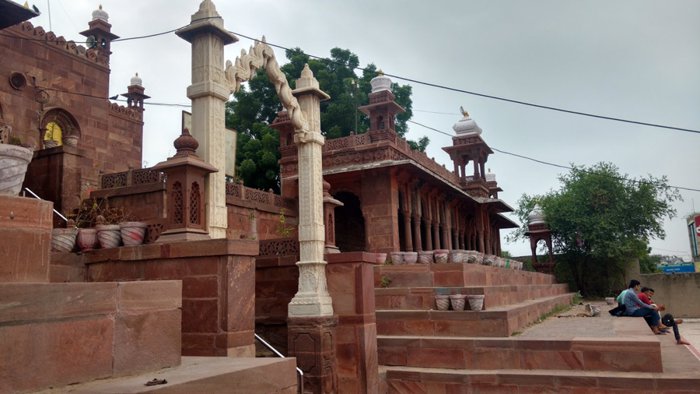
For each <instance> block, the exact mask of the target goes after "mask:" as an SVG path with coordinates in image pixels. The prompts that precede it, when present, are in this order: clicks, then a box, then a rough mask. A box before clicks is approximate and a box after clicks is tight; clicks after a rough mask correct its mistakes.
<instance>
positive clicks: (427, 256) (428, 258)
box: [418, 250, 433, 264]
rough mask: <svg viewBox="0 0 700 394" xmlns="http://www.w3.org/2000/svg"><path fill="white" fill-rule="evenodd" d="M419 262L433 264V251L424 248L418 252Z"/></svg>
mask: <svg viewBox="0 0 700 394" xmlns="http://www.w3.org/2000/svg"><path fill="white" fill-rule="evenodd" d="M418 263H419V264H432V263H433V251H432V250H424V251H420V252H418Z"/></svg>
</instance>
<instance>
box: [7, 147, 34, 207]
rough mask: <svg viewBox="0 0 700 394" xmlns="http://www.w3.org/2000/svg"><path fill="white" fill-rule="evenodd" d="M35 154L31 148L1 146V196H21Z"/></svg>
mask: <svg viewBox="0 0 700 394" xmlns="http://www.w3.org/2000/svg"><path fill="white" fill-rule="evenodd" d="M33 154H34V152H32V150H31V149H29V148H24V147H21V146H17V145H9V144H0V194H3V195H10V196H16V195H18V194H19V192H20V191H21V190H22V182H24V176H25V175H26V174H27V166H28V165H29V162H30V161H31V160H32V155H33Z"/></svg>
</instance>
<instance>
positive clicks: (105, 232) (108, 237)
mask: <svg viewBox="0 0 700 394" xmlns="http://www.w3.org/2000/svg"><path fill="white" fill-rule="evenodd" d="M95 230H97V240H98V241H99V242H100V247H101V248H102V249H109V248H116V247H119V244H120V243H121V240H122V235H121V231H120V228H119V225H118V224H101V225H97V226H95Z"/></svg>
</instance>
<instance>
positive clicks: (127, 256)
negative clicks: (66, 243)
mask: <svg viewBox="0 0 700 394" xmlns="http://www.w3.org/2000/svg"><path fill="white" fill-rule="evenodd" d="M229 255H236V256H257V255H258V241H253V240H230V239H208V240H202V241H189V242H175V243H162V244H160V243H157V244H147V245H140V246H131V247H126V246H124V247H120V248H112V249H95V250H92V251H89V252H86V253H85V254H84V255H83V256H84V260H83V261H84V262H85V264H95V263H103V262H114V261H130V262H134V261H143V260H155V259H169V258H180V257H181V258H187V257H209V256H229Z"/></svg>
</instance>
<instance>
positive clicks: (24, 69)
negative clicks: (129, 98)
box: [0, 24, 143, 210]
mask: <svg viewBox="0 0 700 394" xmlns="http://www.w3.org/2000/svg"><path fill="white" fill-rule="evenodd" d="M21 26H25V27H26V28H25V29H24V31H23V30H22V27H21ZM29 26H31V25H28V24H23V25H18V26H14V27H11V28H7V29H4V30H3V34H2V35H0V53H2V58H3V60H2V62H0V76H1V77H2V78H0V105H1V106H2V110H3V111H2V112H3V115H4V121H5V122H6V123H8V124H10V125H11V126H12V129H13V132H14V133H15V134H17V135H18V136H20V137H21V138H22V140H23V141H25V142H28V143H32V144H33V145H35V146H37V147H38V148H37V149H40V148H41V140H42V139H43V136H42V135H41V133H40V132H39V130H38V128H39V124H38V121H37V111H40V110H41V109H42V107H41V105H40V104H39V103H38V102H37V101H36V100H35V98H36V92H35V89H34V88H33V87H32V85H33V83H34V82H33V81H34V80H35V81H36V85H37V86H38V87H40V88H43V89H44V90H45V91H46V92H47V93H48V102H47V103H46V104H45V105H44V108H43V109H44V110H48V109H51V108H61V109H63V110H65V111H67V112H69V113H70V114H71V115H73V117H74V118H75V119H76V121H77V123H78V125H79V128H80V139H79V142H78V147H79V148H81V149H82V151H81V152H80V155H79V156H78V160H77V161H76V162H75V163H69V162H66V161H64V163H63V164H64V166H68V167H69V168H71V170H64V171H63V173H62V177H63V182H62V184H63V189H65V190H57V185H56V184H55V183H54V184H51V183H49V185H48V186H47V188H46V190H44V189H43V187H40V186H36V185H35V188H37V189H38V190H35V191H36V192H38V193H41V195H42V197H44V196H46V197H44V198H46V199H50V200H52V201H56V200H61V201H62V202H63V204H62V205H61V204H59V207H60V208H62V210H66V209H72V208H74V207H75V206H73V204H74V202H73V199H74V198H75V197H74V195H75V194H76V192H78V193H79V192H80V191H83V192H85V191H86V190H89V189H95V188H96V185H97V181H98V176H99V172H100V171H104V172H114V171H122V170H126V169H128V168H129V167H134V168H140V167H141V154H142V146H141V144H142V133H143V122H142V116H141V114H140V113H138V112H136V111H133V110H128V109H126V108H124V107H119V106H117V105H116V104H115V105H114V106H113V105H111V104H110V103H109V101H108V100H107V96H108V95H109V67H108V66H107V65H105V64H101V63H99V62H97V61H96V60H94V59H91V58H90V57H89V56H86V54H85V53H82V54H81V53H79V51H78V50H77V49H68V50H67V49H66V48H67V47H70V44H67V43H65V42H62V43H61V42H60V41H59V40H57V39H56V38H55V36H53V33H46V34H42V33H43V29H41V28H39V27H37V28H35V29H31V28H29ZM20 37H21V38H20ZM12 72H20V73H24V74H25V75H26V76H27V79H28V85H27V86H25V87H24V88H23V89H22V90H15V89H13V88H12V87H11V86H10V85H9V82H8V78H9V76H10V74H11V73H12ZM124 82H125V83H124V84H125V85H126V84H127V83H128V81H124ZM124 89H125V90H126V87H124ZM69 92H77V93H80V94H81V95H77V94H71V93H69ZM90 96H95V97H97V98H94V97H90ZM54 149H58V150H60V148H54ZM47 165H56V162H50V163H41V164H39V166H38V168H36V169H30V173H32V174H37V173H42V170H43V169H45V168H46V166H47ZM58 189H60V188H58ZM83 197H86V196H83ZM63 205H65V206H63Z"/></svg>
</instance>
